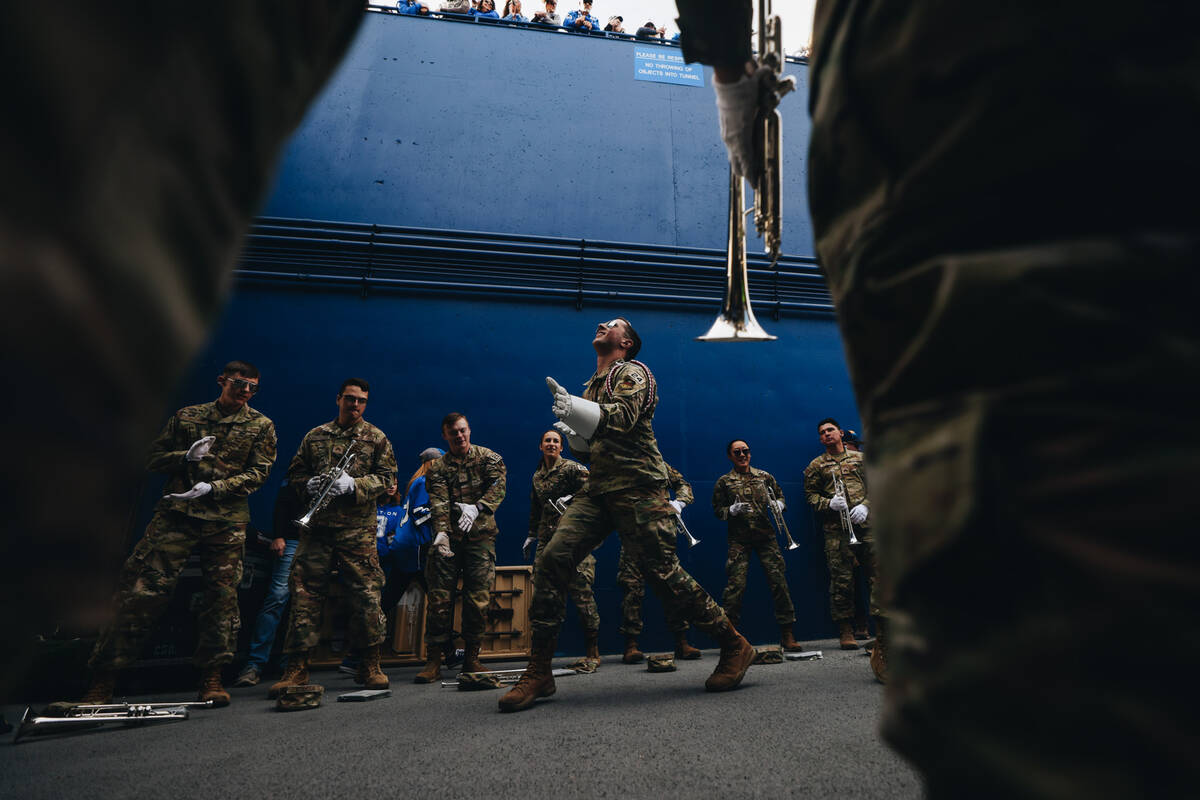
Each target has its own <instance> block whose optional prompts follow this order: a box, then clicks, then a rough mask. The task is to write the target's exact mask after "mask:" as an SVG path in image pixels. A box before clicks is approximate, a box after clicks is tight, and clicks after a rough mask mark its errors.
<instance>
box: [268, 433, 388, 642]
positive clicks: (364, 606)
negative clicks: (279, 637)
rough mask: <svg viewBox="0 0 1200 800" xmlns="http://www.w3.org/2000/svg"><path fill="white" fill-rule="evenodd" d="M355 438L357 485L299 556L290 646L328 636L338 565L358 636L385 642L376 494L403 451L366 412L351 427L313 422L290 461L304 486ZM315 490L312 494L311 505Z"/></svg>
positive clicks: (313, 530)
mask: <svg viewBox="0 0 1200 800" xmlns="http://www.w3.org/2000/svg"><path fill="white" fill-rule="evenodd" d="M351 445H353V447H354V449H355V452H357V453H358V456H357V457H356V458H355V459H354V461H353V462H352V463H351V464H350V468H349V469H347V470H346V472H347V474H349V475H350V476H351V477H352V478H354V491H352V492H347V493H346V494H344V495H341V496H339V497H335V498H334V499H333V500H331V501H330V503H329V505H327V506H325V508H324V509H322V510H321V511H318V512H317V513H316V515H315V516H314V517H313V519H312V522H311V523H310V525H309V527H308V529H307V530H305V529H301V531H300V543H299V544H298V545H297V546H296V557H295V559H294V560H293V561H292V574H291V577H290V578H289V579H288V586H289V588H290V589H291V593H292V610H291V614H290V615H289V617H288V631H287V639H286V640H285V642H284V648H283V650H284V652H285V653H307V652H308V650H309V649H310V648H313V647H316V645H317V643H318V642H319V641H320V638H321V612H322V610H323V608H324V605H325V598H326V596H327V595H328V593H329V575H330V572H332V571H333V569H335V568H336V569H337V570H338V573H339V574H340V575H341V579H342V584H343V585H344V586H345V588H346V599H347V602H348V603H349V605H350V609H351V613H350V642H351V644H352V645H353V646H354V647H370V646H372V645H377V644H379V643H380V642H382V641H383V640H384V638H385V635H386V629H387V620H386V618H385V617H384V615H383V610H382V609H381V608H380V597H381V595H382V593H383V570H382V569H380V566H379V552H378V550H377V548H376V546H375V528H376V525H375V508H376V503H375V500H376V498H378V497H379V496H380V495H382V494H383V493H384V492H386V491H387V488H388V487H389V486H391V485H392V483H394V482H395V480H396V456H395V454H394V453H393V452H392V443H391V442H389V441H388V438H387V436H385V435H384V433H383V431H381V430H379V428H376V427H375V426H374V425H372V424H371V423H369V422H367V421H366V420H361V419H360V420H359V421H358V422H356V423H354V424H353V425H351V426H350V427H348V428H343V427H341V426H340V425H338V424H337V421H336V420H335V421H333V422H327V423H325V424H324V425H318V426H317V427H315V428H313V429H312V430H311V431H309V432H308V433H307V434H305V436H304V439H303V440H302V441H301V442H300V448H299V450H297V451H296V455H295V456H294V457H293V458H292V463H291V465H290V466H289V467H288V475H287V479H288V483H289V484H292V485H294V486H304V485H306V484H307V483H308V480H309V479H310V478H312V477H314V476H317V475H321V474H322V473H324V472H325V471H326V470H328V469H330V468H331V467H333V466H334V465H336V464H337V463H338V462H339V461H340V460H341V458H342V456H343V455H345V452H346V448H347V447H350V446H351ZM313 499H314V498H313V497H312V496H311V495H310V496H308V497H307V501H306V503H305V504H304V505H305V508H306V509H307V508H308V507H309V506H311V505H312V501H313Z"/></svg>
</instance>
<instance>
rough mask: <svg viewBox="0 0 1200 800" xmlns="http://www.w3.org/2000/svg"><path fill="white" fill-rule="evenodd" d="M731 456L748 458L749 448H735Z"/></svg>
mask: <svg viewBox="0 0 1200 800" xmlns="http://www.w3.org/2000/svg"><path fill="white" fill-rule="evenodd" d="M733 454H734V455H735V456H748V455H750V448H749V447H735V448H733Z"/></svg>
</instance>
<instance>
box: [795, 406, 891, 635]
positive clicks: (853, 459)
mask: <svg viewBox="0 0 1200 800" xmlns="http://www.w3.org/2000/svg"><path fill="white" fill-rule="evenodd" d="M817 436H818V437H819V438H820V440H821V444H822V445H824V446H825V452H824V453H822V454H821V455H819V456H817V457H816V458H814V459H813V460H812V461H810V462H809V464H808V466H807V467H805V468H804V496H805V498H806V499H807V500H808V504H809V505H810V506H812V509H813V511H814V512H815V513H816V515H817V518H818V519H819V520H820V523H821V530H822V531H823V532H824V534H825V563H826V564H827V565H828V566H829V613H830V616H832V617H833V621H834V622H835V623H837V626H838V636H839V638H840V644H841V647H842V649H843V650H857V649H858V642H856V641H855V639H856V638H860V637H861V638H863V639H865V638H867V636H866V630H865V626H863V629H862V630H861V631H856V630H854V626H853V618H854V568H855V567H862V569H863V570H865V572H866V574H867V578H868V579H869V580H870V582H871V588H872V591H871V606H870V609H871V615H872V616H874V617H875V618H876V620H878V619H879V618H880V616H882V614H883V612H882V611H881V610H880V609H879V607H878V606H877V605H875V603H876V601H877V597H878V594H879V593H878V592H877V591H875V573H876V565H875V539H874V537H873V536H872V534H871V531H872V527H871V519H870V510H871V501H870V500H869V499H868V497H867V472H866V466H865V464H864V463H863V454H862V453H861V452H859V451H857V450H851V449H850V448H848V447H846V446H845V445H844V444H843V442H842V427H841V426H840V425H838V423H837V420H835V419H832V418H827V419H823V420H821V421H820V422H819V423H817ZM835 471H836V473H837V475H838V478H839V479H840V480H841V482H842V486H843V488H844V489H845V494H844V495H838V494H837V493H836V491H835V489H834V472H835ZM843 512H845V513H846V514H847V515H848V516H849V522H850V525H851V527H852V528H853V530H854V537H855V540H856V543H855V544H851V543H850V532H849V531H848V530H845V529H844V526H843V524H842V513H843Z"/></svg>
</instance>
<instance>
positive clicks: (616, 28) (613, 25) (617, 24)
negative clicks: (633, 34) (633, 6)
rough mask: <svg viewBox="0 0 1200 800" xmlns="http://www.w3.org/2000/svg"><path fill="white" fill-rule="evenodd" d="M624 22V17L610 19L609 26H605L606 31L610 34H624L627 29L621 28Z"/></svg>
mask: <svg viewBox="0 0 1200 800" xmlns="http://www.w3.org/2000/svg"><path fill="white" fill-rule="evenodd" d="M624 21H625V18H624V17H609V18H608V24H607V25H605V26H604V30H606V31H608V32H609V33H624V32H625V29H624V28H622V27H621V23H622V22H624Z"/></svg>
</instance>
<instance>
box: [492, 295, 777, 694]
mask: <svg viewBox="0 0 1200 800" xmlns="http://www.w3.org/2000/svg"><path fill="white" fill-rule="evenodd" d="M592 348H593V350H594V352H595V354H596V371H595V373H593V375H592V377H591V378H589V379H588V382H587V384H586V386H585V388H584V391H583V396H582V397H580V396H577V395H572V394H570V393H569V392H567V390H566V389H564V388H562V387H561V386H559V385H558V383H557V382H556V381H555V380H553V379H552V378H547V379H546V385H547V386H548V387H549V389H550V391H551V394H552V395H553V397H554V405H553V407H552V411H553V413H554V414H555V416H557V417H558V418H559V422H558V423H556V425H555V427H556V428H557V429H558V430H559V431H560V432H562V433H563V434H565V435H566V437H567V441H568V443H569V444H570V447H571V452H573V453H575V454H576V455H578V456H580V457H581V458H585V457H586V458H587V459H588V462H589V465H590V474H589V477H588V492H587V496H585V497H577V498H575V499H574V500H573V501H572V502H571V504H570V505H569V506H567V510H566V513H565V514H564V515H563V518H562V520H561V521H560V522H559V525H558V529H557V530H556V531H555V532H554V536H553V538H551V540H550V543H549V544H547V545H546V547H545V548H544V549H542V550H541V551H540V552H539V553H538V556H537V560H536V562H535V565H534V581H533V583H534V586H533V601H532V603H531V605H530V610H529V616H530V629H531V631H532V634H533V641H532V645H531V655H530V659H529V665H528V666H527V667H526V669H525V673H524V674H523V675H522V676H521V678H520V680H519V681H518V682H517V684H516V686H514V687H513V688H512V689H511V690H510V691H509V692H507V693H506V694H505V695H504V696H503V697H501V698H500V710H501V711H520V710H522V709H525V708H528V707H529V706H531V705H532V704H533V702H534V701H535V700H536V699H537V698H539V697H548V696H549V695H552V694H554V692H555V691H556V687H555V683H554V676H553V674H552V670H551V659H552V658H553V656H554V647H555V642H556V641H557V640H558V632H559V629H560V628H561V626H562V621H563V614H564V612H565V609H566V595H567V591H568V587H569V585H570V583H571V580H572V579H573V578H574V576H575V574H576V572H577V571H578V569H579V563H580V562H581V561H583V559H584V558H585V557H586V556H587V555H588V553H590V552H591V551H592V550H593V549H594V548H595V547H596V546H597V545H598V544H600V542H602V541H603V540H604V539H605V537H607V536H608V535H609V533H611V532H612V531H613V530H614V529H615V530H616V531H617V532H618V533H619V534H620V537H621V543H622V545H623V546H624V547H626V548H627V549H628V551H629V553H630V555H632V556H633V557H634V559H635V560H636V561H637V562H638V563H639V565H640V566H641V568H642V572H643V574H644V575H645V576H646V580H647V581H648V582H649V583H650V586H651V588H652V589H654V591H655V592H656V593H657V594H658V596H659V598H660V599H661V600H662V601H663V603H664V604H665V605H667V606H668V607H669V608H671V609H672V613H677V614H679V615H680V616H681V617H683V618H685V619H688V620H689V621H690V622H692V624H694V625H695V626H696V627H697V628H698V629H700V630H701V631H703V632H704V633H707V634H708V635H709V636H711V637H712V638H714V639H716V640H717V642H719V643H720V645H721V659H720V661H719V662H718V664H717V667H716V669H715V670H714V671H713V674H712V675H710V676H709V678H708V681H707V682H706V684H705V688H706V689H708V690H709V691H713V692H719V691H726V690H728V689H733V688H734V687H736V686H737V685H738V684H739V683H741V682H742V679H743V677H745V674H746V670H747V669H749V667H750V664H751V663H752V662H753V661H754V655H755V653H754V648H753V647H751V646H750V643H749V642H747V641H746V639H745V638H744V637H743V636H742V635H741V634H740V633H738V631H737V629H736V628H735V627H734V626H733V625H732V624H731V623H730V621H729V619H728V618H727V617H726V616H725V612H724V611H722V610H721V607H720V606H719V605H717V604H716V602H715V601H714V600H713V599H712V598H711V597H710V596H709V594H708V592H706V591H704V589H703V588H702V587H701V586H700V585H699V584H698V583H696V581H695V580H693V579H692V576H690V575H688V574H687V572H686V571H684V569H683V567H682V566H681V565H680V564H679V558H678V556H677V555H676V553H675V536H676V527H675V520H674V513H675V511H674V508H673V507H672V506H671V502H670V495H669V494H668V493H667V468H666V464H665V463H664V462H663V457H662V454H661V453H660V452H659V450H658V442H657V441H656V439H655V437H654V428H653V425H652V422H653V419H654V411H655V409H656V408H657V406H658V389H657V386H656V384H655V380H654V375H653V373H651V371H650V368H649V367H647V366H646V365H645V364H643V363H641V362H639V361H635V360H634V359H635V358H636V357H637V355H638V352H639V350H641V337H639V336H638V334H637V331H635V330H634V327H633V325H632V324H630V322H629V320H628V319H626V318H624V317H617V318H615V319H611V320H608V321H607V322H602V323H600V324H599V325H598V326H597V327H596V331H595V335H594V336H593V338H592Z"/></svg>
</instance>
